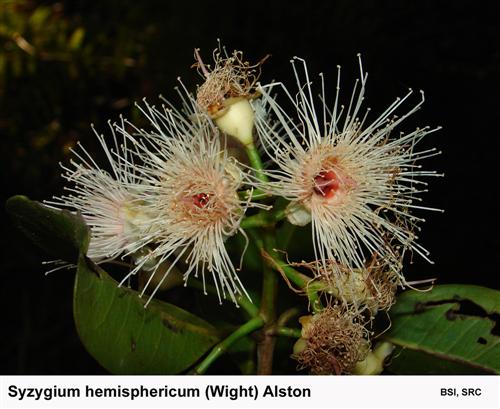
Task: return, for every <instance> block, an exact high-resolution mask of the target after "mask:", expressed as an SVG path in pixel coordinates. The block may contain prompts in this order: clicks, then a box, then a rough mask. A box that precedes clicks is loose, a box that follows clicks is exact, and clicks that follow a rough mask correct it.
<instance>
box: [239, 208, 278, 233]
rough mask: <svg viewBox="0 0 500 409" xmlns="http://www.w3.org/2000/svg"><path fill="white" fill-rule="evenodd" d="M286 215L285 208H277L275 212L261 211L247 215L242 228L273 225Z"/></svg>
mask: <svg viewBox="0 0 500 409" xmlns="http://www.w3.org/2000/svg"><path fill="white" fill-rule="evenodd" d="M285 217H286V212H285V209H280V210H276V211H275V212H267V211H261V212H259V213H257V214H254V215H253V216H248V217H245V218H244V219H243V220H242V221H241V223H240V227H241V228H242V229H250V228H253V227H271V226H274V224H275V223H276V222H278V221H280V220H282V219H284V218H285Z"/></svg>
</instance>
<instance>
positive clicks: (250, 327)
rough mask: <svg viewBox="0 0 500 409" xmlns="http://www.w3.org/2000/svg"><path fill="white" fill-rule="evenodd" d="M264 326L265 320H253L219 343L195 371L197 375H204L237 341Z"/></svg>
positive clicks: (256, 318) (258, 318)
mask: <svg viewBox="0 0 500 409" xmlns="http://www.w3.org/2000/svg"><path fill="white" fill-rule="evenodd" d="M263 325H264V320H263V319H262V318H261V317H255V318H252V319H251V320H250V321H248V322H246V323H245V324H243V325H242V326H241V327H239V328H238V329H237V330H236V331H234V332H233V333H232V334H231V335H229V336H228V337H227V338H226V339H225V340H224V341H222V342H220V343H218V344H217V345H216V346H215V347H214V348H213V349H212V351H210V353H209V354H208V355H207V356H206V358H205V359H204V360H203V361H201V363H200V364H198V366H197V367H196V369H195V370H194V372H193V373H194V374H195V375H202V374H204V373H205V372H206V371H207V369H208V368H209V367H210V365H212V364H213V363H214V362H215V361H216V360H217V358H219V357H220V356H221V355H222V354H223V353H225V352H226V351H227V350H228V349H229V347H230V346H231V345H233V344H234V343H235V342H236V341H237V340H239V339H240V338H242V337H244V336H245V335H248V334H250V333H251V332H254V331H255V330H257V329H259V328H261V327H262V326H263Z"/></svg>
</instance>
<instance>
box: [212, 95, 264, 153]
mask: <svg viewBox="0 0 500 409" xmlns="http://www.w3.org/2000/svg"><path fill="white" fill-rule="evenodd" d="M223 105H224V109H223V110H221V111H219V114H218V115H216V116H215V117H214V122H215V124H216V125H217V126H218V127H219V129H220V130H221V131H222V132H224V133H226V134H228V135H230V136H232V137H234V138H236V139H237V140H238V141H240V142H241V143H242V144H243V145H250V144H252V143H253V136H252V134H253V127H254V117H255V114H254V111H253V108H252V106H251V105H250V102H249V101H248V99H247V98H244V97H237V98H228V99H226V100H225V101H224V103H223Z"/></svg>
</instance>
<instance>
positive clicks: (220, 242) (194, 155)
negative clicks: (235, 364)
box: [117, 101, 248, 303]
mask: <svg viewBox="0 0 500 409" xmlns="http://www.w3.org/2000/svg"><path fill="white" fill-rule="evenodd" d="M190 106H192V104H191V102H190V101H187V103H185V104H184V107H185V108H188V109H189V107H190ZM139 108H140V109H141V110H142V111H143V113H144V114H145V115H146V116H147V118H148V119H149V121H150V122H151V125H152V126H153V128H154V129H153V130H152V131H145V130H142V129H137V128H136V132H135V134H134V135H133V136H132V135H130V134H128V132H127V131H126V130H125V128H124V127H123V126H122V127H118V128H117V129H118V130H119V131H120V132H121V133H123V134H124V135H126V137H127V138H129V139H130V140H131V141H134V142H135V143H136V145H137V147H138V148H139V149H140V156H141V158H142V161H143V163H144V166H143V170H142V173H143V177H144V178H145V179H146V180H147V182H148V183H147V184H148V188H147V190H146V191H145V192H144V195H145V197H147V203H146V205H145V207H146V209H147V211H148V214H151V215H153V217H152V219H151V221H150V222H149V223H152V224H153V226H154V237H152V238H151V242H152V243H153V244H154V249H153V251H152V253H151V257H154V258H155V260H156V266H157V267H158V266H160V265H161V264H162V263H163V262H164V261H167V260H169V262H170V267H169V268H168V269H166V270H165V271H161V273H159V274H162V276H161V278H154V274H152V275H151V277H150V279H149V281H148V282H147V283H146V285H145V288H144V290H143V294H144V293H145V291H146V290H151V289H150V288H149V287H150V286H151V285H152V284H153V282H154V284H155V287H154V289H152V291H151V294H150V298H149V299H151V298H152V297H153V296H154V295H155V293H156V292H157V291H158V289H159V288H160V286H161V284H162V282H163V281H164V280H165V279H166V277H167V276H168V274H169V273H170V271H171V269H172V268H174V267H175V266H177V268H180V269H181V270H184V280H185V281H187V279H188V277H189V276H190V275H191V274H194V276H195V277H198V276H200V275H201V277H202V279H203V283H205V275H206V274H207V273H208V274H210V275H211V276H212V278H213V281H214V283H215V286H216V288H217V291H218V293H219V300H220V299H221V298H222V297H224V298H225V297H226V295H229V297H230V298H231V299H232V300H233V301H234V302H235V303H237V300H236V297H237V296H238V295H239V294H243V293H244V294H245V295H246V292H245V290H244V288H243V286H242V284H241V282H240V280H239V278H238V275H237V273H236V269H235V267H234V266H233V263H232V261H231V259H230V258H229V255H228V253H227V251H226V248H225V245H224V241H225V240H226V238H227V237H229V236H232V235H234V234H235V233H236V232H237V231H238V230H239V225H240V221H241V219H242V218H243V216H244V213H245V209H246V207H247V205H248V204H247V203H246V202H243V201H241V200H240V199H239V197H238V189H239V187H240V185H241V183H242V182H241V181H242V177H241V171H240V170H239V167H238V165H237V164H236V162H235V161H234V160H233V159H232V158H231V157H228V154H227V151H226V150H225V149H224V146H221V142H220V139H219V132H218V131H217V128H216V127H215V126H214V125H213V124H212V122H211V121H210V120H209V118H208V117H206V116H205V115H204V114H202V113H199V112H198V113H196V112H191V113H189V117H190V118H191V120H192V121H189V120H187V119H186V118H185V117H184V116H183V115H182V114H181V113H179V112H178V111H176V110H174V109H171V108H169V107H164V108H163V109H162V110H158V109H156V108H155V107H154V106H150V105H148V104H147V103H146V104H145V107H144V108H142V107H139ZM139 137H140V138H141V139H138V138H139ZM183 263H185V266H183ZM179 264H180V265H181V267H179ZM141 267H142V264H141V263H139V264H138V266H137V268H136V269H135V270H134V271H132V272H131V274H134V273H135V272H136V271H138V269H140V268H141ZM183 267H185V268H183ZM154 271H155V272H156V273H158V272H159V271H160V269H158V268H156V270H154ZM123 282H125V280H124V281H123ZM148 302H149V301H148Z"/></svg>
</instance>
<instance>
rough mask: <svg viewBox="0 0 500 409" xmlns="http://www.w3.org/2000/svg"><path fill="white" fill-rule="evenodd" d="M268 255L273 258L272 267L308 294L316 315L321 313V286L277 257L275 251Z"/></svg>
mask: <svg viewBox="0 0 500 409" xmlns="http://www.w3.org/2000/svg"><path fill="white" fill-rule="evenodd" d="M268 254H269V257H270V258H271V260H270V262H271V263H270V264H271V267H273V268H274V269H275V270H277V271H279V272H282V273H283V274H285V276H286V278H288V279H289V280H290V281H291V282H292V283H294V284H295V285H297V286H298V287H300V288H301V289H302V290H303V291H304V292H305V293H306V295H307V298H309V302H310V304H311V308H312V310H313V312H315V313H316V312H319V311H321V310H322V309H323V306H322V304H321V300H320V298H319V295H318V291H320V290H321V285H320V284H317V283H310V281H311V278H310V277H308V276H306V275H305V274H302V273H300V272H298V271H297V270H295V269H294V268H293V267H290V266H289V265H288V264H287V263H285V262H284V261H283V260H281V259H280V258H279V257H278V256H277V255H276V252H275V251H274V250H271V251H270V252H269V253H268Z"/></svg>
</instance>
